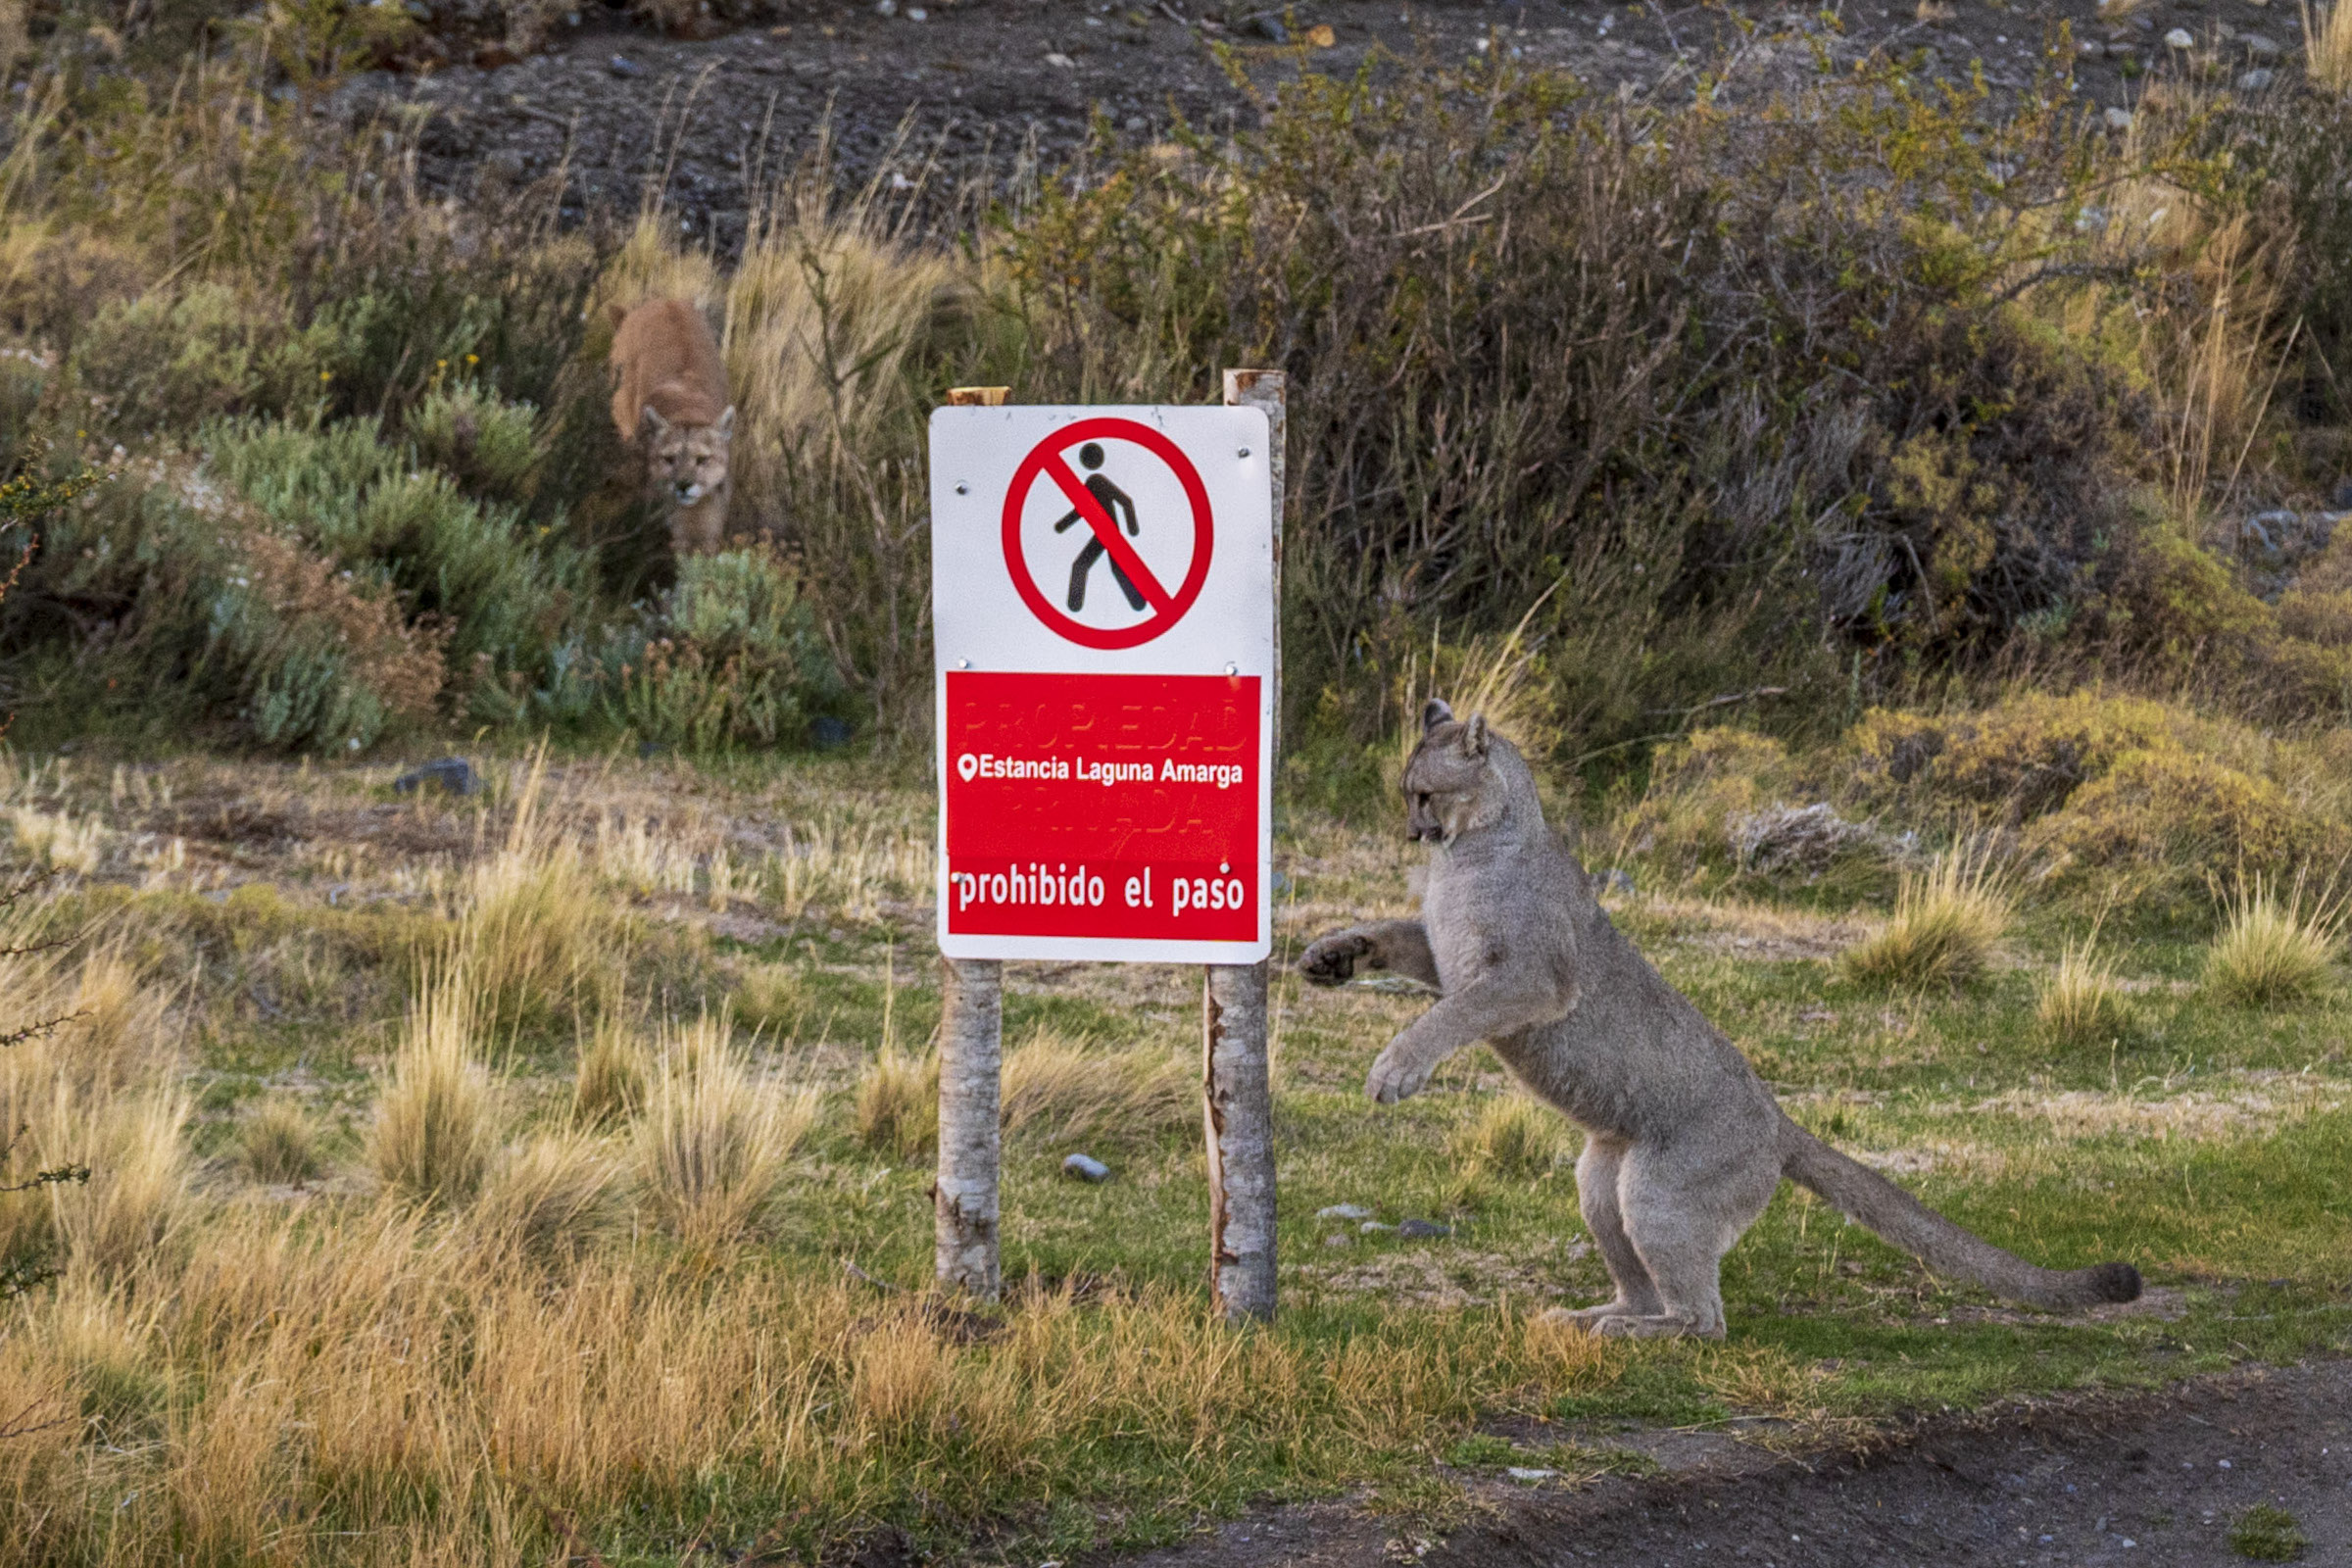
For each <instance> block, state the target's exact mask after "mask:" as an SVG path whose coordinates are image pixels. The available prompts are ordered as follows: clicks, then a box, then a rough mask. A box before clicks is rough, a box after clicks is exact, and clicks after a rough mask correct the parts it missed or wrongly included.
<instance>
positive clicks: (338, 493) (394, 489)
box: [207, 418, 585, 722]
mask: <svg viewBox="0 0 2352 1568" xmlns="http://www.w3.org/2000/svg"><path fill="white" fill-rule="evenodd" d="M207 440H208V444H209V445H210V447H211V450H212V455H213V462H214V465H215V466H216V467H217V469H218V470H219V471H220V473H221V475H222V477H223V478H225V479H226V480H227V481H228V482H229V483H231V484H233V485H235V486H236V487H237V488H238V489H239V490H241V491H242V492H243V493H244V494H246V495H247V496H249V497H250V498H251V499H252V501H253V502H254V504H255V505H256V506H258V507H260V508H261V509H262V511H263V512H264V513H266V514H268V515H270V516H272V517H274V518H276V519H278V520H279V521H280V522H282V523H283V524H284V525H286V526H287V527H289V528H291V529H294V530H296V531H297V532H298V533H299V534H300V535H301V536H302V537H303V538H304V539H305V541H306V542H307V543H309V544H310V545H311V546H312V547H313V548H315V549H317V550H318V551H319V552H320V553H321V554H323V555H325V556H327V557H329V558H331V559H332V560H334V561H336V562H337V563H338V564H341V565H343V566H344V567H345V568H347V569H350V570H353V571H355V572H358V573H362V574H380V575H381V576H382V577H383V578H384V579H385V580H386V581H388V582H389V583H390V584H391V585H392V586H393V587H394V588H395V589H397V590H398V591H399V593H400V594H401V596H402V598H403V601H404V603H405V604H406V605H407V606H408V609H409V611H410V613H412V614H413V615H417V616H419V617H422V616H431V617H434V618H435V622H436V623H437V624H439V625H440V626H441V627H442V628H444V630H445V632H446V636H447V643H446V658H447V661H448V664H449V668H450V675H451V679H452V681H453V683H454V689H453V691H452V694H451V695H452V698H453V700H454V701H455V702H456V703H457V705H458V708H459V711H461V712H463V713H464V714H466V716H469V717H471V718H473V719H475V720H476V721H477V722H478V721H490V722H496V721H502V720H508V721H511V720H513V719H515V718H518V717H520V716H521V713H522V711H523V709H524V706H525V702H526V698H525V694H526V693H527V692H528V690H529V689H530V688H531V687H532V686H534V685H535V684H537V683H538V682H539V680H540V679H541V678H542V677H543V675H544V672H545V671H546V669H547V666H548V661H549V658H550V656H551V654H552V653H553V651H554V650H555V648H556V647H557V646H558V645H559V644H560V643H561V642H562V641H563V640H564V635H565V634H566V632H567V631H568V630H569V629H570V620H571V617H572V616H573V614H574V613H576V612H578V611H579V610H581V609H583V608H585V607H584V606H583V604H582V595H583V578H584V571H583V563H582V562H581V560H580V558H579V556H578V555H577V553H576V552H574V551H572V550H570V549H569V548H568V547H566V546H564V545H561V544H559V543H557V542H555V541H554V540H553V539H552V538H550V537H549V536H548V532H547V530H546V529H545V528H539V529H533V528H532V527H530V526H529V525H528V524H527V523H526V522H525V521H524V520H523V519H522V517H521V515H519V514H518V513H516V512H515V511H514V510H513V509H512V508H508V507H502V506H498V505H495V504H490V503H485V502H479V501H475V500H472V499H470V498H468V497H467V496H466V495H465V494H464V493H463V492H462V491H460V490H459V488H458V485H457V482H456V481H455V480H454V479H452V478H451V477H450V476H449V475H448V474H446V473H442V472H440V471H438V470H433V469H424V470H412V469H410V468H409V467H408V465H407V463H406V462H405V461H404V458H403V456H402V454H401V453H400V451H399V450H398V449H397V448H396V447H394V446H392V445H390V444H389V443H388V442H386V441H385V439H384V436H383V431H382V428H381V426H380V425H379V424H378V422H377V421H376V420H374V419H372V418H361V419H347V420H343V421H341V422H339V423H336V424H331V425H326V426H323V427H319V426H310V425H297V424H291V423H287V422H285V421H256V420H240V421H232V422H229V423H224V424H220V425H215V426H212V427H210V428H209V429H208V431H207Z"/></svg>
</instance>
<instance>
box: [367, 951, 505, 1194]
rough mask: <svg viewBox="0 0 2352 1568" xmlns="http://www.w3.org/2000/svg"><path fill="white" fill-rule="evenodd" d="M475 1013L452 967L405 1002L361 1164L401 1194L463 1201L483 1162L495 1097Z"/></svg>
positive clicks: (491, 1145)
mask: <svg viewBox="0 0 2352 1568" xmlns="http://www.w3.org/2000/svg"><path fill="white" fill-rule="evenodd" d="M477 1016H478V1004H477V998H476V996H475V993H474V990H473V983H472V977H471V976H470V975H468V974H467V973H466V970H465V969H464V968H462V967H459V966H455V965H451V966H448V967H445V968H443V969H442V970H441V971H440V972H439V973H438V974H434V975H431V976H428V978H427V979H426V981H425V982H424V984H423V985H422V986H421V987H420V988H419V990H418V992H417V998H416V1000H415V1001H414V1002H413V1003H412V1004H411V1005H410V1007H409V1018H408V1025H407V1027H406V1029H405V1030H404V1031H403V1033H402V1038H401V1042H400V1045H399V1047H398V1049H397V1051H396V1052H395V1053H394V1055H393V1058H392V1067H391V1070H390V1072H388V1073H387V1074H385V1075H384V1076H383V1077H382V1078H381V1080H380V1081H379V1083H378V1085H377V1092H376V1103H375V1123H374V1125H373V1126H372V1127H371V1128H369V1129H368V1162H369V1163H370V1164H371V1165H373V1166H374V1168H375V1173H376V1175H377V1176H378V1177H379V1178H380V1179H381V1180H382V1181H383V1184H384V1186H385V1187H386V1188H387V1189H388V1190H389V1191H391V1192H394V1193H396V1194H399V1195H400V1196H401V1197H403V1198H407V1199H411V1200H414V1201H418V1202H426V1203H446V1202H460V1201H464V1200H466V1199H468V1198H471V1197H472V1196H473V1194H474V1192H475V1190H476V1189H478V1188H479V1187H480V1186H481V1183H482V1177H483V1174H484V1173H485V1172H486V1171H487V1170H488V1168H489V1164H490V1156H491V1154H492V1153H493V1152H495V1151H496V1149H497V1147H498V1134H497V1128H496V1125H495V1110H496V1095H495V1092H494V1090H493V1088H492V1085H491V1082H490V1073H489V1069H488V1068H487V1067H485V1066H484V1065H483V1063H482V1059H481V1055H480V1052H479V1049H478V1047H477V1045H476V1042H475V1038H474V1027H475V1021H476V1018H477Z"/></svg>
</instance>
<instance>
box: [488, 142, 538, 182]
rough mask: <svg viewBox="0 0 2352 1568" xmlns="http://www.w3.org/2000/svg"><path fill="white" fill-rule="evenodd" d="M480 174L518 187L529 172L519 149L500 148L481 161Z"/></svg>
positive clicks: (528, 166)
mask: <svg viewBox="0 0 2352 1568" xmlns="http://www.w3.org/2000/svg"><path fill="white" fill-rule="evenodd" d="M482 172H483V173H485V174H488V175H490V176H491V177H492V178H494V179H497V180H499V181H501V182H503V183H505V184H509V185H519V184H521V183H522V181H523V177H524V176H525V175H526V174H528V173H529V172H530V165H529V164H528V163H527V162H526V161H525V160H524V159H523V156H522V149H520V148H519V147H500V148H498V149H496V150H494V151H493V152H492V153H491V154H490V156H489V157H487V158H485V159H483V160H482Z"/></svg>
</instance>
